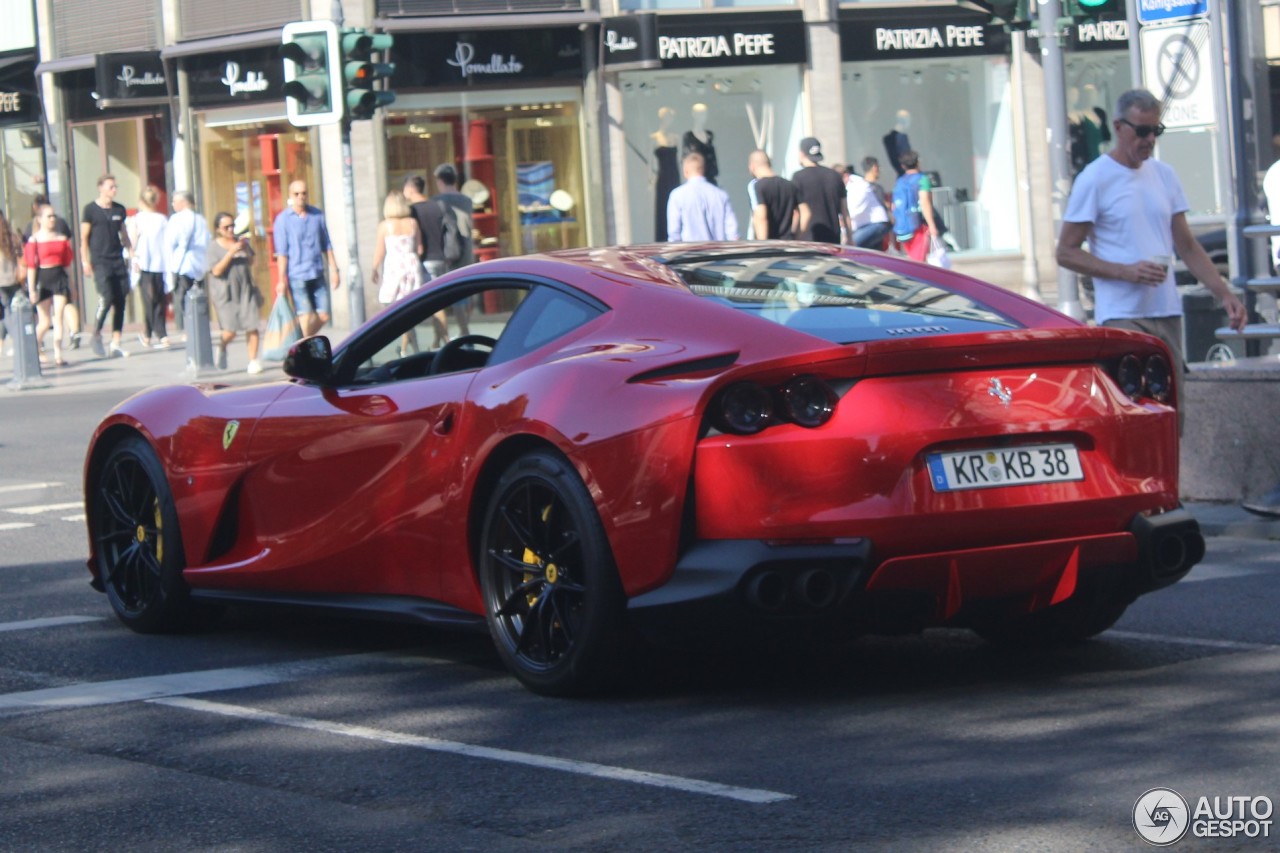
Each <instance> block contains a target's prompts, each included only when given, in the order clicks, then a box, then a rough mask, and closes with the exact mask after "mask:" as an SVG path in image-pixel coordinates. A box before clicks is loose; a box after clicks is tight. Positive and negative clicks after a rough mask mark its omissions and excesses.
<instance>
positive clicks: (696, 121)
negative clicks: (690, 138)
mask: <svg viewBox="0 0 1280 853" xmlns="http://www.w3.org/2000/svg"><path fill="white" fill-rule="evenodd" d="M693 134H694V136H696V137H698V138H699V139H701V140H703V141H704V142H705V141H706V138H707V105H706V104H694V105H693Z"/></svg>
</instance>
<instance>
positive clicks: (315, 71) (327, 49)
mask: <svg viewBox="0 0 1280 853" xmlns="http://www.w3.org/2000/svg"><path fill="white" fill-rule="evenodd" d="M280 56H281V57H282V58H283V59H284V101H285V112H286V113H287V114H288V116H289V123H290V124H292V125H293V126H294V127H311V126H313V125H317V124H331V123H332V122H335V121H339V120H340V119H341V118H342V109H343V103H342V97H341V93H342V77H341V76H340V74H339V70H338V66H337V59H338V27H337V25H336V24H335V23H334V22H333V21H295V22H293V23H291V24H285V25H284V31H283V32H282V34H281V42H280Z"/></svg>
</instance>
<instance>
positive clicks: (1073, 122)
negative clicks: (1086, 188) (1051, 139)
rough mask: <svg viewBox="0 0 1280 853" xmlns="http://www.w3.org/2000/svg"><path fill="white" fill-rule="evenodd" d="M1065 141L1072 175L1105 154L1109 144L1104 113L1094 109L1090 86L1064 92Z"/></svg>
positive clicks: (1093, 90)
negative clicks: (1065, 103)
mask: <svg viewBox="0 0 1280 853" xmlns="http://www.w3.org/2000/svg"><path fill="white" fill-rule="evenodd" d="M1067 141H1068V144H1069V148H1070V152H1071V174H1072V175H1077V174H1079V173H1080V170H1081V169H1083V168H1084V167H1085V166H1087V165H1089V164H1090V163H1092V162H1093V161H1094V160H1096V159H1098V157H1099V156H1100V155H1101V154H1103V153H1105V151H1106V148H1107V143H1108V142H1110V141H1111V130H1110V129H1109V128H1108V127H1107V112H1106V110H1104V109H1102V107H1100V106H1098V88H1097V87H1096V86H1094V85H1093V84H1092V83H1086V84H1085V85H1084V86H1083V87H1081V88H1079V89H1077V88H1076V87H1075V86H1072V87H1071V88H1070V89H1069V90H1068V91H1067Z"/></svg>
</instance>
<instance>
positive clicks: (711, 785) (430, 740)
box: [151, 698, 795, 804]
mask: <svg viewBox="0 0 1280 853" xmlns="http://www.w3.org/2000/svg"><path fill="white" fill-rule="evenodd" d="M151 704H154V705H166V706H168V707H171V708H185V709H187V710H190V711H202V712H204V713H208V714H219V715H221V716H224V717H235V718H238V719H242V720H251V721H253V722H258V723H266V724H269V725H273V726H285V727H288V728H294V729H304V730H307V731H313V732H323V733H324V734H330V735H337V736H339V737H350V738H356V739H358V740H369V741H376V742H378V743H385V744H390V745H392V746H410V747H415V748H417V749H425V750H429V751H431V752H443V753H449V754H451V755H461V756H464V757H467V758H484V759H488V760H490V761H501V762H504V763H506V764H521V765H524V766H526V767H534V768H538V769H541V770H559V771H561V772H564V773H574V774H577V775H579V776H591V777H594V778H596V779H608V780H611V781H614V782H630V783H632V784H635V785H649V786H652V787H656V788H668V789H671V790H676V791H684V792H686V793H691V794H706V795H709V796H713V797H725V798H728V799H730V800H738V801H740V802H746V803H757V804H764V803H777V802H781V801H784V800H794V799H795V796H794V795H792V794H782V793H779V792H777V791H766V790H762V789H759V788H740V787H738V786H736V785H725V784H722V783H720V782H708V781H705V780H702V779H692V778H689V777H686V776H669V775H667V774H666V773H651V772H649V771H646V770H633V769H631V768H628V767H617V766H614V765H608V764H596V763H594V762H591V761H577V760H574V759H571V758H556V757H555V756H550V755H538V754H536V753H530V752H516V751H514V750H510V749H498V748H494V747H488V746H476V745H475V744H469V743H460V742H458V741H452V740H441V739H440V738H434V737H429V736H426V735H412V734H406V733H404V732H396V731H389V730H387V729H375V728H370V727H368V726H353V725H349V724H347V723H338V722H333V721H329V720H317V719H313V718H310V717H295V716H293V715H291V714H278V713H275V712H273V711H266V710H263V709H261V708H252V707H247V706H244V705H228V704H225V703H223V702H210V701H207V700H205V699H188V698H170V699H154V700H152V701H151Z"/></svg>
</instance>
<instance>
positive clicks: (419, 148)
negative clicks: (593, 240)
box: [386, 89, 590, 260]
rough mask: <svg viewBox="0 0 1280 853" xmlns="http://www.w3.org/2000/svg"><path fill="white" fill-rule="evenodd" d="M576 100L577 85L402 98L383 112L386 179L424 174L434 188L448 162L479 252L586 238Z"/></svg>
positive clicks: (549, 246)
mask: <svg viewBox="0 0 1280 853" xmlns="http://www.w3.org/2000/svg"><path fill="white" fill-rule="evenodd" d="M579 99H580V92H579V91H578V90H576V89H543V90H538V89H530V90H527V91H519V92H511V91H505V92H487V93H486V92H480V93H456V92H455V93H442V94H439V95H415V96H409V97H406V98H403V99H402V100H400V101H397V106H399V105H400V104H402V103H403V104H404V106H405V107H406V108H405V109H398V110H394V111H389V112H388V113H387V117H386V133H387V186H388V187H389V188H392V189H399V188H400V187H402V186H404V182H405V181H406V180H407V179H409V178H410V177H412V176H414V175H420V176H422V177H423V179H424V180H425V181H426V194H427V195H428V196H432V195H435V194H436V193H437V187H436V182H435V178H434V177H433V176H434V172H435V169H436V167H438V166H440V165H442V164H445V163H449V164H452V165H453V166H454V168H455V169H457V171H458V176H459V179H460V182H461V183H460V186H459V189H460V190H461V192H463V193H465V194H466V195H469V196H470V197H471V199H472V202H473V204H474V205H475V210H474V213H473V221H474V227H475V236H474V240H475V253H476V258H477V260H488V259H490V258H496V257H505V256H511V255H524V254H530V253H533V252H544V251H550V250H553V249H568V248H575V247H579V246H584V245H586V241H587V234H588V233H589V224H590V223H589V222H588V221H587V217H588V216H589V212H588V207H589V205H587V204H585V203H584V202H585V195H584V193H585V183H584V180H583V173H584V165H583V150H584V145H583V140H582V126H581V122H580V118H579V115H580V105H579Z"/></svg>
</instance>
